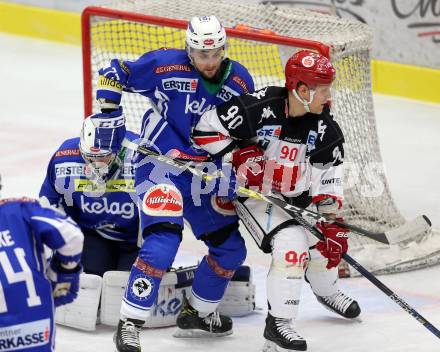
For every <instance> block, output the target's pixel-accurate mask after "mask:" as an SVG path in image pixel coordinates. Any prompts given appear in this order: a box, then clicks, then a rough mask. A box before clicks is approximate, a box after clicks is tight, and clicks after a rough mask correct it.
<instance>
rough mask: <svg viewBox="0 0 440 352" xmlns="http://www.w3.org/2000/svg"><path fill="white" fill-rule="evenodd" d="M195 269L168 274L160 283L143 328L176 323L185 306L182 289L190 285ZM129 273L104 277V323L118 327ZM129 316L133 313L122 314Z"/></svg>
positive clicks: (114, 272)
mask: <svg viewBox="0 0 440 352" xmlns="http://www.w3.org/2000/svg"><path fill="white" fill-rule="evenodd" d="M195 269H196V267H188V268H181V269H178V270H176V271H172V272H168V273H166V274H165V275H164V276H163V278H162V281H161V284H160V287H159V291H158V296H157V299H156V301H155V303H154V304H153V306H152V307H151V309H150V311H149V316H148V317H147V318H146V320H145V317H143V320H145V324H144V326H146V327H151V328H156V327H162V326H172V325H175V324H176V318H177V315H178V314H179V311H180V308H181V306H182V297H183V290H185V289H188V288H189V287H190V286H191V283H192V279H193V277H194V271H195ZM129 274H130V273H129V272H123V271H108V272H106V273H105V274H104V277H103V288H102V298H101V323H103V324H106V325H110V326H117V325H118V322H119V319H120V314H121V302H122V298H123V296H124V292H125V289H126V286H127V282H128V277H129ZM122 313H123V314H124V315H126V316H130V317H131V315H132V314H130V311H127V312H122Z"/></svg>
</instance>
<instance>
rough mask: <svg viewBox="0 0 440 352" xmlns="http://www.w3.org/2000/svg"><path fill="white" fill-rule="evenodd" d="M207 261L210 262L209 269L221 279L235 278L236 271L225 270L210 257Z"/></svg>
mask: <svg viewBox="0 0 440 352" xmlns="http://www.w3.org/2000/svg"><path fill="white" fill-rule="evenodd" d="M206 261H207V262H208V265H209V267H210V268H211V269H212V270H213V271H214V272H215V273H216V274H217V275H218V276H220V277H223V278H225V279H232V277H233V276H234V273H235V270H228V269H223V268H222V267H221V266H220V264H219V263H217V261H216V260H215V259H214V258H213V257H211V256H210V255H207V256H206Z"/></svg>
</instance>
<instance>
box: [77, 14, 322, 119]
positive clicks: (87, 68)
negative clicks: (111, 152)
mask: <svg viewBox="0 0 440 352" xmlns="http://www.w3.org/2000/svg"><path fill="white" fill-rule="evenodd" d="M93 16H100V17H109V18H113V19H122V20H127V21H134V22H141V23H148V24H153V25H163V26H166V27H172V28H179V29H183V30H184V29H186V27H187V25H188V21H184V20H177V19H171V18H165V17H158V16H149V15H144V14H139V13H131V12H126V11H120V10H114V9H108V8H104V7H97V6H89V7H86V8H85V9H84V11H83V12H82V15H81V29H82V56H83V80H84V81H83V89H84V116H89V115H91V114H92V113H93V111H92V105H93V91H92V63H91V50H92V47H91V38H90V34H91V33H90V23H91V21H90V19H91V17H93ZM225 29H226V33H227V34H228V36H230V37H235V38H242V39H249V40H255V41H261V42H266V43H272V44H280V45H286V46H294V47H301V48H305V49H312V50H316V51H318V52H319V53H321V54H322V55H324V56H326V57H327V58H330V47H329V46H327V45H325V44H323V43H320V42H317V41H312V40H305V39H300V38H290V37H285V36H279V35H276V34H275V35H272V34H265V33H259V32H258V30H256V31H253V30H252V31H248V30H242V29H234V28H225Z"/></svg>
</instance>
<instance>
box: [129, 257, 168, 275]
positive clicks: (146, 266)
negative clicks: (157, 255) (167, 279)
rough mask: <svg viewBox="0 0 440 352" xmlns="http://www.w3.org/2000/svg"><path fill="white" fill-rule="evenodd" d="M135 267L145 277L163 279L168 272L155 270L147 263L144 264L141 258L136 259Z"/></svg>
mask: <svg viewBox="0 0 440 352" xmlns="http://www.w3.org/2000/svg"><path fill="white" fill-rule="evenodd" d="M133 266H134V267H136V268H138V269H139V270H140V271H142V272H143V273H144V274H145V275H148V276H153V277H157V278H158V279H161V278H162V277H163V276H164V275H165V272H166V270H160V269H156V268H153V267H152V266H151V265H150V264H148V263H147V262H144V261H143V260H142V259H141V258H139V257H137V258H136V260H135V262H134V264H133Z"/></svg>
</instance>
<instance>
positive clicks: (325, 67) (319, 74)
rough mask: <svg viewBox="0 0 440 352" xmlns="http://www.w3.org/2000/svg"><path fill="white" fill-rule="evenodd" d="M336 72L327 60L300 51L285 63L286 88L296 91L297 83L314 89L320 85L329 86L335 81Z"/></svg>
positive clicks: (312, 53) (307, 51)
mask: <svg viewBox="0 0 440 352" xmlns="http://www.w3.org/2000/svg"><path fill="white" fill-rule="evenodd" d="M335 73H336V70H335V69H334V67H333V66H332V64H331V62H330V60H329V59H327V58H326V57H325V56H323V55H321V54H318V53H315V52H313V51H310V50H300V51H298V52H297V53H295V54H293V55H292V56H291V57H290V58H289V60H287V63H286V69H285V75H286V87H287V89H289V90H292V89H296V88H297V85H298V82H303V83H305V84H307V86H308V87H309V88H310V89H315V88H316V86H317V85H320V84H330V83H332V82H333V80H334V79H335Z"/></svg>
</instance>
